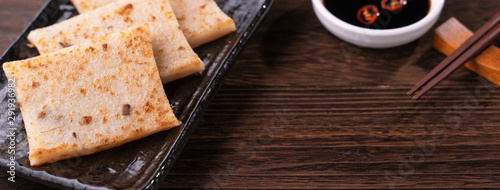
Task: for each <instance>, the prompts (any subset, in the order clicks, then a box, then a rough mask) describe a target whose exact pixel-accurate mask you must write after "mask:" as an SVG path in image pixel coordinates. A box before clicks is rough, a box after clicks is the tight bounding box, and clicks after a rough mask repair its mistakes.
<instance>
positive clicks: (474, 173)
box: [0, 0, 500, 189]
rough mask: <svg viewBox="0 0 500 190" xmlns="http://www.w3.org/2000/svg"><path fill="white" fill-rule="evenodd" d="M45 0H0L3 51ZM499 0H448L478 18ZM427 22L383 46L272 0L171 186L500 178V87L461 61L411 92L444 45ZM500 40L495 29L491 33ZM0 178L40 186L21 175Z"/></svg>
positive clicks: (466, 17)
mask: <svg viewBox="0 0 500 190" xmlns="http://www.w3.org/2000/svg"><path fill="white" fill-rule="evenodd" d="M43 2H44V1H43V0H0V51H2V52H3V51H4V50H5V49H6V48H7V47H8V46H9V44H10V42H12V41H13V40H14V39H15V37H16V36H17V34H19V33H20V31H21V30H22V29H23V28H24V27H25V26H26V25H27V24H28V23H29V21H30V20H31V18H32V17H33V16H34V15H35V14H36V12H37V11H38V10H39V9H40V7H41V6H42V4H43ZM499 10H500V1H498V0H474V1H470V0H453V1H452V0H448V1H446V5H445V8H444V10H443V13H442V15H441V17H440V19H439V21H438V24H440V23H442V22H443V21H445V20H446V19H448V18H449V17H451V16H455V17H457V18H458V19H459V20H460V21H461V22H463V23H464V24H465V25H466V26H467V27H469V28H470V29H472V30H476V29H477V28H479V27H480V26H481V25H482V24H483V23H485V22H486V20H488V19H489V18H490V17H491V16H493V15H494V13H496V11H499ZM432 36H433V34H432V32H429V33H427V34H426V35H425V36H424V37H423V38H421V39H419V40H417V41H414V42H412V43H410V44H407V45H404V46H401V47H398V48H392V49H385V50H372V49H360V48H356V47H354V46H352V45H349V44H347V43H345V42H342V41H341V40H339V39H338V38H336V37H334V36H333V35H331V34H330V33H328V32H327V31H326V30H325V29H324V28H323V27H322V26H321V24H320V23H319V21H318V20H317V19H316V17H315V15H314V13H313V11H312V7H311V3H310V1H309V0H300V1H299V0H297V1H289V0H276V3H275V4H274V6H273V8H272V10H271V12H270V13H269V14H268V16H267V18H266V19H265V20H264V22H263V23H262V25H261V26H260V28H259V29H258V31H257V32H256V33H255V35H254V36H253V37H252V39H251V40H250V43H249V44H248V46H247V47H246V49H245V50H244V52H243V53H242V55H241V56H240V57H239V59H238V61H237V64H236V66H235V67H233V69H232V70H231V72H230V73H229V75H228V78H227V79H226V80H225V82H224V84H223V86H222V87H221V89H220V90H219V92H218V93H217V96H216V97H215V99H214V100H213V101H212V103H211V104H210V106H209V108H208V110H207V111H206V113H205V115H204V116H203V119H202V121H201V122H200V124H199V126H198V127H197V129H196V131H195V132H194V134H193V135H192V136H191V138H190V140H189V142H188V143H187V145H186V147H185V148H184V150H183V151H182V153H181V155H180V157H179V158H178V159H177V162H176V163H175V165H174V167H173V168H172V170H171V171H170V173H169V175H168V176H167V179H166V180H165V182H164V183H163V185H162V187H164V188H173V189H193V188H196V189H204V188H214V189H217V188H222V189H388V188H395V189H456V188H460V189H467V188H486V189H487V188H491V189H497V188H500V88H499V87H497V86H495V85H494V84H492V83H490V82H488V81H485V80H484V79H483V78H482V77H478V76H477V75H476V74H475V73H473V72H471V71H469V70H467V69H465V68H461V69H459V70H458V71H457V72H455V73H454V74H452V75H451V76H450V77H448V78H447V79H446V80H445V81H443V82H442V83H441V84H440V85H439V86H437V88H435V89H434V90H432V91H430V92H429V93H428V94H427V95H425V96H424V97H423V98H422V99H421V100H419V101H412V100H411V98H410V97H408V96H406V95H405V94H406V92H407V91H408V90H409V89H410V88H411V87H412V85H414V84H415V83H416V82H417V81H418V80H419V79H420V78H422V77H423V76H424V75H425V74H426V73H427V72H429V71H430V70H431V69H432V68H433V67H434V66H435V65H436V64H437V63H439V62H440V60H442V59H444V58H445V56H444V55H442V54H440V53H439V52H438V51H436V50H434V49H433V48H432V46H431V42H432ZM498 42H499V41H498V40H497V41H496V44H497V45H498V44H500V43H498ZM0 173H1V175H0V176H1V177H2V179H0V189H28V188H40V189H46V188H47V187H44V186H43V185H39V184H36V183H33V182H30V181H27V180H22V179H19V178H18V180H17V182H16V183H10V182H7V179H6V178H7V176H6V174H5V172H0Z"/></svg>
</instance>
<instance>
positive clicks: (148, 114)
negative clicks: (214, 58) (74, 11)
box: [3, 23, 180, 166]
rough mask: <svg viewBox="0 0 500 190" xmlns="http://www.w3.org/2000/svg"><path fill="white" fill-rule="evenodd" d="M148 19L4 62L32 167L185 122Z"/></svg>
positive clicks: (134, 138)
mask: <svg viewBox="0 0 500 190" xmlns="http://www.w3.org/2000/svg"><path fill="white" fill-rule="evenodd" d="M151 35H152V32H151V30H150V27H149V23H145V24H142V25H139V26H136V27H131V28H128V29H125V30H123V31H120V32H117V33H113V34H110V35H106V36H103V37H99V38H95V39H93V40H91V41H87V42H84V43H82V44H79V45H73V46H71V47H68V48H64V49H61V50H59V51H55V52H53V53H49V54H44V55H40V56H37V57H33V58H30V59H26V60H21V61H13V62H8V63H5V64H4V65H3V69H4V71H5V73H6V75H7V77H8V78H9V79H13V80H15V83H16V86H15V90H16V95H17V99H18V102H19V106H20V108H21V112H22V114H23V118H24V124H25V128H26V133H27V135H28V142H29V160H30V164H31V165H32V166H38V165H42V164H44V163H51V162H55V161H58V160H62V159H67V158H72V157H78V156H82V155H88V154H92V153H94V152H98V151H102V150H105V149H109V148H112V147H116V146H119V145H122V144H124V143H127V142H130V141H133V140H136V139H139V138H142V137H145V136H148V135H151V134H153V133H156V132H159V131H164V130H168V129H170V128H172V127H175V126H177V125H179V124H180V121H179V120H177V118H176V117H175V115H174V114H173V112H172V109H171V107H170V104H169V102H168V99H167V96H166V94H165V91H164V89H163V86H162V82H161V79H160V77H159V75H158V69H157V67H156V63H155V59H154V57H153V49H152V43H151Z"/></svg>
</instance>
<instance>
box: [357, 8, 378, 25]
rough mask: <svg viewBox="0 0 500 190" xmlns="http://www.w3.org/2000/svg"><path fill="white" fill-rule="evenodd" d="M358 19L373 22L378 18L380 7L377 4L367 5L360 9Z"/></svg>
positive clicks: (364, 22) (368, 22)
mask: <svg viewBox="0 0 500 190" xmlns="http://www.w3.org/2000/svg"><path fill="white" fill-rule="evenodd" d="M357 15H358V20H359V22H361V23H363V24H372V23H374V22H375V21H376V20H377V17H378V8H377V6H375V5H365V6H363V7H361V9H359V10H358V14H357Z"/></svg>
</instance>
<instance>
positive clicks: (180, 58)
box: [28, 0, 205, 83]
mask: <svg viewBox="0 0 500 190" xmlns="http://www.w3.org/2000/svg"><path fill="white" fill-rule="evenodd" d="M81 2H82V1H77V0H74V1H73V3H75V5H78V4H79V3H81ZM92 2H94V3H97V4H99V5H101V4H100V3H101V2H100V1H99V2H97V1H85V2H84V3H86V4H87V5H91V4H92ZM103 2H104V1H103ZM97 4H92V6H88V7H94V5H95V7H97ZM102 5H104V4H102ZM144 13H148V14H144ZM144 22H152V34H151V38H152V43H153V50H154V55H155V60H156V63H157V64H158V68H168V69H160V70H159V71H160V76H161V78H162V79H167V78H168V79H170V80H168V81H163V83H167V82H170V81H171V80H175V79H178V77H174V76H185V73H186V72H191V73H189V74H193V73H196V72H199V71H202V70H203V69H204V66H205V65H204V64H203V62H202V61H201V60H200V59H199V58H198V56H197V55H196V53H195V52H194V51H193V49H192V48H190V46H189V43H188V41H187V40H186V38H185V36H184V34H183V33H182V30H181V29H179V23H178V22H177V19H176V17H175V14H174V12H173V11H172V8H171V6H170V3H169V1H168V0H148V1H143V0H118V1H114V2H112V3H109V4H107V5H105V6H102V7H99V8H98V9H95V10H92V11H89V12H88V13H87V14H81V15H77V16H75V17H72V18H70V19H68V20H65V21H63V22H60V23H57V24H54V25H51V26H48V27H45V28H40V29H36V30H33V31H31V32H30V33H29V34H28V40H29V41H30V42H31V43H32V44H35V45H36V47H37V49H38V51H39V52H40V53H41V54H47V53H50V52H53V51H56V50H58V49H62V48H67V47H69V46H71V45H74V44H79V43H82V42H85V41H88V40H90V39H93V38H96V37H99V36H103V35H106V34H110V33H113V32H117V31H120V30H123V29H126V28H128V27H132V26H135V25H137V24H141V23H144ZM179 46H183V47H185V48H184V49H183V50H179V51H173V48H174V47H175V48H177V47H179ZM101 47H102V48H105V47H104V46H101V45H98V46H92V47H89V49H88V51H95V50H98V49H101ZM106 48H107V47H106ZM192 63H194V64H192ZM185 64H188V65H185ZM170 68H172V69H170ZM173 68H184V69H183V70H175V69H173Z"/></svg>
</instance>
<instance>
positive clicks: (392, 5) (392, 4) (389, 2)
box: [380, 0, 406, 11]
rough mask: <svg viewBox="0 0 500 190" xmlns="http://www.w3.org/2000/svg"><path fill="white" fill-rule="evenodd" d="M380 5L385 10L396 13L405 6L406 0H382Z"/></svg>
mask: <svg viewBox="0 0 500 190" xmlns="http://www.w3.org/2000/svg"><path fill="white" fill-rule="evenodd" d="M380 3H381V5H382V8H383V9H385V10H388V11H397V10H399V9H401V8H403V7H404V6H405V4H406V0H382V1H381V2H380Z"/></svg>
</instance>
